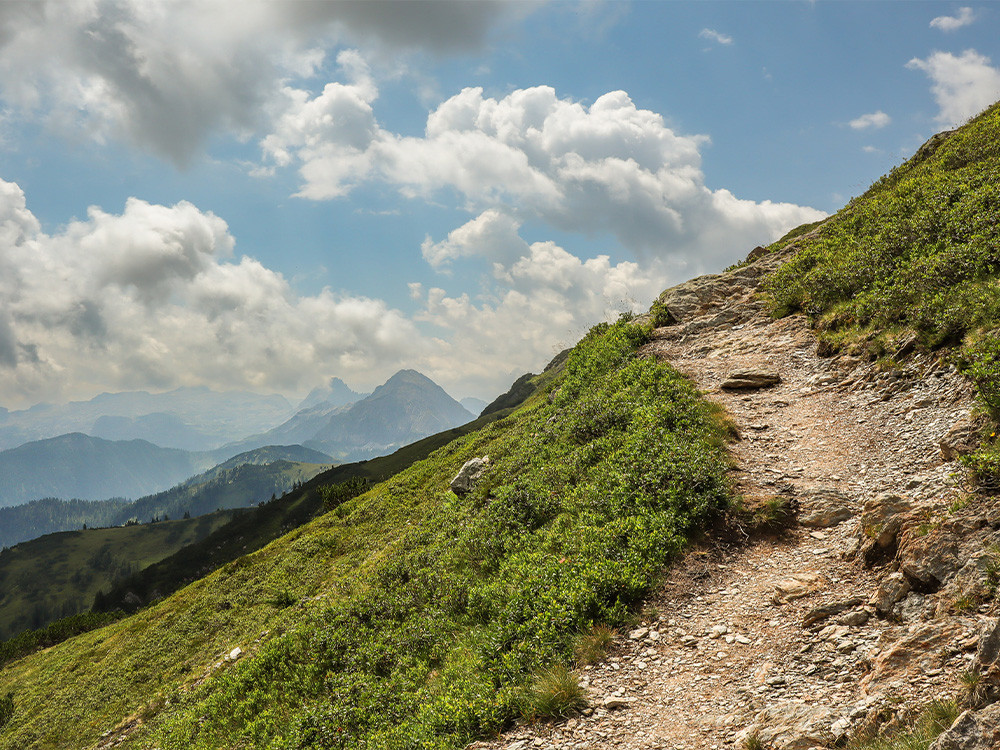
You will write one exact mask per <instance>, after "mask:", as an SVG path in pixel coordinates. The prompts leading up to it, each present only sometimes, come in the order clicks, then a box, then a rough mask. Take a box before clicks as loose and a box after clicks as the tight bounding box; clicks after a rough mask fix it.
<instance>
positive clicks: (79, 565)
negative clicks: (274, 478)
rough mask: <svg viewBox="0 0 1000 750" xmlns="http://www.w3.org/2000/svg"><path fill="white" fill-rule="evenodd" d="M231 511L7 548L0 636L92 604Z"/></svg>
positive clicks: (2, 558) (0, 568) (0, 566)
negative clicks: (97, 596)
mask: <svg viewBox="0 0 1000 750" xmlns="http://www.w3.org/2000/svg"><path fill="white" fill-rule="evenodd" d="M232 515H233V514H232V512H231V511H222V512H219V513H212V514H210V515H206V516H202V517H201V518H191V519H183V520H178V521H159V522H157V523H153V524H149V523H147V524H143V525H134V526H120V527H112V528H105V529H87V530H82V531H64V532H62V533H59V534H48V535H46V536H43V537H40V538H38V539H33V540H32V541H30V542H22V543H21V544H18V545H17V546H15V547H11V548H10V549H5V550H4V551H3V552H0V639H6V638H10V637H11V636H12V635H16V634H17V633H19V632H21V631H23V630H27V629H29V628H40V627H42V626H44V625H47V624H48V623H50V622H52V621H53V620H56V619H59V618H62V617H68V616H69V615H75V614H77V613H79V612H83V611H86V610H88V609H90V606H91V604H92V603H93V601H94V595H95V594H97V592H98V591H99V590H101V589H107V588H109V587H110V586H111V584H112V582H113V581H115V580H117V579H119V578H122V577H124V576H127V575H129V574H131V573H134V572H136V571H138V570H141V569H142V568H145V567H146V566H148V565H150V564H152V563H154V562H157V561H158V560H161V559H163V558H164V557H166V556H168V555H171V554H173V553H174V552H176V551H177V550H179V549H181V548H183V547H185V546H187V545H190V544H192V543H194V542H196V541H198V540H199V539H202V538H203V537H205V536H207V535H208V534H210V533H211V532H212V531H214V530H216V529H218V528H219V527H220V526H222V525H224V524H225V523H226V522H227V521H229V520H230V518H232Z"/></svg>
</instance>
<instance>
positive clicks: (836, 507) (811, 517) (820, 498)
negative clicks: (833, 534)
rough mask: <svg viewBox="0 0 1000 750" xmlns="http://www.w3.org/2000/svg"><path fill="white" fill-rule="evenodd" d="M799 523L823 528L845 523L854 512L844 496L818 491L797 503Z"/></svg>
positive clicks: (832, 492) (838, 493)
mask: <svg viewBox="0 0 1000 750" xmlns="http://www.w3.org/2000/svg"><path fill="white" fill-rule="evenodd" d="M799 508H800V511H799V523H800V524H802V525H803V526H813V527H817V528H824V527H827V526H836V525H837V524H838V523H840V522H841V521H846V520H847V519H848V518H850V517H851V516H852V515H854V511H852V510H851V506H850V500H849V499H848V498H847V496H846V495H844V494H841V493H840V492H836V491H834V490H819V491H817V492H814V493H812V494H810V495H806V496H805V497H803V498H802V499H801V500H800V501H799Z"/></svg>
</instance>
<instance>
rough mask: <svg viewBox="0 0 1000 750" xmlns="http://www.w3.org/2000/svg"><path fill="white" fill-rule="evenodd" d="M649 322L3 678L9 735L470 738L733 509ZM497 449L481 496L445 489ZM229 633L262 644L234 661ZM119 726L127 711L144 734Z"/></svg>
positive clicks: (156, 741)
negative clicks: (251, 549) (657, 353)
mask: <svg viewBox="0 0 1000 750" xmlns="http://www.w3.org/2000/svg"><path fill="white" fill-rule="evenodd" d="M647 335H648V334H647V331H646V330H645V329H643V328H640V327H639V326H637V325H635V324H633V323H630V322H628V321H621V322H619V323H617V324H615V325H611V326H608V325H605V326H599V327H598V328H596V329H594V330H593V331H592V332H591V333H590V334H589V335H588V336H587V337H586V338H585V339H584V341H582V342H581V343H580V344H579V345H578V346H577V347H576V348H575V349H574V351H573V352H572V353H571V355H570V357H569V359H568V361H567V363H566V365H565V367H564V368H563V369H562V370H561V372H560V373H559V374H558V375H556V376H555V377H553V378H551V379H550V381H549V383H548V384H547V386H546V387H545V388H544V389H543V390H542V391H541V392H539V393H537V394H536V395H535V396H533V397H532V398H531V399H530V400H529V401H528V402H527V403H526V404H525V405H524V406H523V407H521V408H520V409H519V410H518V411H516V412H514V413H513V414H511V415H509V416H506V417H504V418H502V419H499V420H497V421H494V422H492V423H491V424H488V425H487V426H485V427H484V428H482V429H481V430H479V431H478V432H474V433H471V434H469V435H466V436H464V437H460V438H459V439H457V440H455V441H453V442H451V443H449V444H448V445H446V446H445V447H443V448H441V449H439V450H437V451H436V452H435V453H433V454H432V455H431V456H430V457H429V458H428V459H427V460H424V461H420V462H418V463H416V464H414V465H413V466H411V467H410V468H409V469H407V470H405V471H403V472H401V473H400V474H398V475H396V476H395V477H393V478H391V479H389V480H388V481H386V482H383V483H382V484H380V485H377V486H376V487H375V488H373V489H372V490H371V491H369V492H367V493H365V494H363V495H361V496H359V497H356V498H354V499H352V500H349V501H347V502H346V503H343V504H341V505H339V506H337V507H336V508H335V509H334V510H333V511H332V512H329V513H327V514H325V515H323V516H321V517H320V518H318V519H316V520H315V521H313V522H311V523H309V524H307V525H306V526H303V527H301V528H300V529H297V530H296V531H294V532H292V533H290V534H287V535H285V536H283V537H281V538H280V539H278V540H277V541H275V542H274V543H272V544H270V545H268V546H267V547H265V548H263V549H261V550H259V551H258V552H256V553H254V554H252V555H248V556H246V557H243V558H240V559H238V560H236V561H234V562H232V563H229V564H228V565H226V566H224V567H223V568H222V569H220V570H218V571H216V572H215V573H213V574H211V575H209V576H208V577H207V578H204V579H202V580H199V581H197V582H195V583H193V584H191V585H190V586H188V587H186V588H184V589H182V590H181V591H178V592H177V593H176V594H174V595H173V596H171V597H169V598H168V599H166V600H164V601H163V602H161V603H159V604H158V605H156V606H153V607H151V608H149V609H146V610H143V611H140V612H139V613H137V614H136V615H134V616H132V617H130V618H127V619H125V620H122V621H119V622H117V623H114V624H111V625H109V626H107V627H104V628H102V629H99V630H96V631H93V632H90V633H86V634H83V635H80V636H77V637H75V638H73V639H71V640H69V641H66V642H64V643H62V644H60V645H58V646H55V647H53V648H51V649H49V650H47V651H44V652H39V653H36V654H32V655H30V656H28V657H26V658H24V659H22V660H20V661H18V662H15V663H13V664H10V665H8V666H7V667H6V668H5V669H4V670H3V671H2V672H0V692H6V691H13V692H14V706H15V712H14V717H13V720H12V721H11V722H10V724H9V725H8V726H7V728H6V732H5V734H3V735H2V738H0V746H2V747H9V748H14V747H17V748H29V747H85V746H89V745H91V744H93V743H94V742H95V741H96V739H97V737H98V735H100V734H101V733H102V732H104V731H106V730H108V729H111V728H113V727H115V726H116V725H117V724H119V722H120V721H121V720H122V719H123V718H124V717H127V716H128V715H130V714H131V715H133V719H134V720H136V721H133V722H127V723H126V725H128V726H132V727H133V729H134V731H131V732H130V733H123V735H122V737H123V739H124V745H122V746H123V747H151V746H157V747H160V748H164V749H166V748H185V750H187V748H217V747H261V748H263V747H269V748H297V747H326V748H347V747H366V748H375V747H441V748H444V747H461V746H463V745H464V744H465V743H466V742H467V741H468V740H469V739H470V738H471V737H474V736H477V735H481V734H483V733H485V732H489V731H492V730H495V729H497V728H499V727H501V726H503V725H505V724H506V723H508V722H509V721H511V719H512V718H514V717H515V716H516V715H518V714H519V713H522V712H523V713H531V712H532V711H533V710H535V709H536V708H537V707H533V706H532V705H530V703H526V700H527V698H526V696H528V695H529V694H530V691H528V690H527V688H528V686H529V685H530V684H531V682H532V680H533V679H535V678H538V677H540V676H543V675H544V674H545V673H546V671H547V670H549V669H550V668H552V667H553V666H555V667H558V666H560V665H565V664H568V663H569V662H570V661H571V658H572V653H573V647H574V644H575V643H576V642H577V641H578V640H579V639H580V637H581V636H582V635H583V634H586V633H587V632H588V631H589V629H590V628H591V627H592V626H593V625H594V624H597V623H604V624H610V625H621V624H623V623H625V622H626V621H627V620H628V617H629V615H630V607H631V606H632V605H633V604H635V603H637V602H638V601H639V600H640V599H641V597H642V596H643V595H644V594H645V593H646V592H647V591H648V589H649V587H650V586H651V585H652V583H653V582H654V581H656V580H657V578H658V576H659V575H660V573H661V571H662V570H663V568H664V566H665V565H666V564H667V563H668V562H669V561H670V559H671V558H672V557H673V556H674V555H675V554H676V553H677V552H679V551H680V550H681V549H682V548H683V547H684V545H685V544H686V541H687V540H688V539H689V538H690V536H691V535H692V534H694V533H696V532H697V530H698V529H699V528H700V527H702V525H703V524H704V523H706V522H707V521H708V520H709V519H710V518H711V517H712V515H713V513H715V512H717V511H718V510H719V509H720V508H722V507H723V506H724V505H725V504H726V503H727V500H728V489H727V485H726V481H725V473H726V470H727V468H728V464H727V459H726V455H725V451H724V435H725V430H724V427H723V425H722V424H721V421H720V420H719V419H718V416H717V414H716V412H715V411H714V410H713V409H712V408H710V407H709V406H708V405H707V404H706V402H704V401H702V400H701V399H700V398H699V397H698V395H697V393H696V392H695V390H694V388H693V387H692V386H691V385H690V384H689V383H688V382H687V381H686V380H685V379H684V378H683V377H681V376H680V375H678V374H677V373H676V372H674V371H672V370H671V369H670V368H669V367H667V366H665V365H663V364H661V363H658V362H656V361H654V360H652V359H637V358H636V357H635V352H636V349H637V348H638V346H640V345H641V344H642V343H644V342H645V341H646V339H647ZM484 455H488V456H489V457H490V464H489V468H488V470H487V472H486V473H485V475H484V477H483V478H482V480H481V481H480V482H479V484H478V485H477V486H476V488H475V489H474V490H473V491H472V492H471V493H470V494H468V495H465V496H463V497H458V496H456V495H454V494H453V493H451V492H450V491H449V489H448V485H449V481H450V479H451V478H452V476H454V474H455V473H456V471H457V470H458V468H459V467H461V466H462V464H463V463H464V462H465V461H467V460H468V459H470V458H472V457H476V456H480V457H481V456H484ZM235 646H240V647H241V648H242V649H243V650H244V651H246V652H247V655H246V656H244V657H242V658H240V659H238V660H237V661H235V662H225V661H222V660H221V659H220V657H221V656H222V655H223V654H226V653H229V651H230V650H231V649H233V648H234V647H235ZM126 725H123V726H126Z"/></svg>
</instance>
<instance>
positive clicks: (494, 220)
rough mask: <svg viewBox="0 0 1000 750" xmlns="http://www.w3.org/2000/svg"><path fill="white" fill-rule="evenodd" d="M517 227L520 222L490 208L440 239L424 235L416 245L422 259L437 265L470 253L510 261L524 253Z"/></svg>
mask: <svg viewBox="0 0 1000 750" xmlns="http://www.w3.org/2000/svg"><path fill="white" fill-rule="evenodd" d="M520 228H521V224H520V222H518V221H517V220H516V219H514V218H512V217H510V216H507V215H506V214H504V213H501V212H500V211H498V210H497V209H495V208H491V209H488V210H486V211H484V212H483V213H482V214H480V215H479V216H477V217H476V218H475V219H473V220H472V221H470V222H468V223H467V224H463V225H462V226H460V227H459V228H458V229H455V230H453V231H452V232H449V233H448V238H447V239H445V240H443V241H441V242H434V241H433V240H432V239H431V238H430V237H427V238H426V239H424V241H423V243H422V244H421V246H420V249H421V250H422V251H423V255H424V260H426V261H427V262H428V263H430V264H431V266H433V267H434V268H437V269H441V268H443V267H446V266H447V265H448V264H449V263H450V262H451V261H452V260H455V259H457V258H463V257H472V256H479V257H483V258H487V259H490V260H493V261H513V260H516V259H517V258H520V257H522V256H524V255H527V253H528V243H526V242H525V241H524V240H522V239H521V237H520V235H519V234H518V230H519V229H520Z"/></svg>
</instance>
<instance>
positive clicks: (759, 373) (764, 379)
mask: <svg viewBox="0 0 1000 750" xmlns="http://www.w3.org/2000/svg"><path fill="white" fill-rule="evenodd" d="M780 382H781V376H780V375H779V374H778V373H776V372H771V371H770V370H738V371H737V372H734V373H731V374H730V375H729V377H728V378H726V379H725V380H724V381H722V385H721V386H720V387H721V388H722V389H723V390H726V391H759V390H760V389H761V388H770V387H772V386H775V385H777V384H778V383H780Z"/></svg>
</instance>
